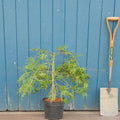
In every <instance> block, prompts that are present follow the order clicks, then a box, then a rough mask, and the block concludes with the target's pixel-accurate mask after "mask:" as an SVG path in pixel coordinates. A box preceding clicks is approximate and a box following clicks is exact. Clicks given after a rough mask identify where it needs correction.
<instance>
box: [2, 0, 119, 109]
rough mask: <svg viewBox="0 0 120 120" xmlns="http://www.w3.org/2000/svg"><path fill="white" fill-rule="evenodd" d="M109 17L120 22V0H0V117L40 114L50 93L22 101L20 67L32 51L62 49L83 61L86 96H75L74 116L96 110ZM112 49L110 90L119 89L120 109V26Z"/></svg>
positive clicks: (104, 72)
mask: <svg viewBox="0 0 120 120" xmlns="http://www.w3.org/2000/svg"><path fill="white" fill-rule="evenodd" d="M108 16H118V17H120V0H0V111H5V110H7V109H8V110H42V109H43V103H42V98H43V97H45V96H46V95H47V93H48V91H46V92H45V91H40V92H38V93H37V94H34V95H26V96H25V98H24V99H23V100H21V99H20V96H19V94H18V93H17V92H18V85H17V79H18V78H19V76H20V75H21V74H22V71H21V70H20V69H18V67H23V66H24V65H25V63H26V60H27V58H28V57H30V56H33V55H34V54H33V53H32V52H30V51H29V50H30V49H31V48H42V49H48V50H53V51H55V50H56V48H57V47H58V46H61V45H62V46H64V45H66V46H67V47H68V49H69V50H72V51H73V52H76V53H77V54H81V55H82V56H81V57H79V58H78V61H79V62H80V66H81V67H86V68H87V73H88V74H89V75H90V76H91V79H90V80H89V88H88V96H87V97H86V98H83V97H82V96H78V95H76V94H75V103H74V107H75V110H99V95H100V94H99V92H100V87H107V83H108V52H109V33H108V30H107V26H106V21H105V19H106V17H108ZM110 26H111V29H112V30H113V29H114V27H115V23H110ZM114 46H115V48H114V63H113V75H112V87H117V88H119V109H120V26H119V27H118V30H117V33H116V36H115V45H114ZM58 59H59V60H60V61H58V62H57V63H56V64H59V63H61V62H62V60H63V58H62V57H59V58H58ZM65 109H70V107H69V103H68V104H66V105H65Z"/></svg>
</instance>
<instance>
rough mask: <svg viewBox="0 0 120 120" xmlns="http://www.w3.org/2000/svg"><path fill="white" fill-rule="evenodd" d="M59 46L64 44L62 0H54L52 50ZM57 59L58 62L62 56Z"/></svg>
mask: <svg viewBox="0 0 120 120" xmlns="http://www.w3.org/2000/svg"><path fill="white" fill-rule="evenodd" d="M59 46H64V0H54V3H53V51H56V50H57V47H59ZM57 60H59V61H57V64H59V63H61V61H63V58H61V57H60V58H57Z"/></svg>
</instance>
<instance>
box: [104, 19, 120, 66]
mask: <svg viewBox="0 0 120 120" xmlns="http://www.w3.org/2000/svg"><path fill="white" fill-rule="evenodd" d="M109 21H117V25H116V27H115V29H114V32H113V35H112V33H111V30H110V26H109ZM119 21H120V18H119V17H107V18H106V23H107V28H108V31H109V34H110V48H109V67H112V66H113V48H114V38H115V33H116V31H117V28H118V26H119Z"/></svg>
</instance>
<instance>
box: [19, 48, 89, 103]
mask: <svg viewBox="0 0 120 120" xmlns="http://www.w3.org/2000/svg"><path fill="white" fill-rule="evenodd" d="M31 50H32V51H34V52H35V53H36V55H35V56H34V57H30V58H28V63H27V65H25V66H24V69H23V72H24V73H23V74H22V75H21V76H20V78H19V79H18V83H19V93H20V94H21V98H23V97H24V96H25V95H26V94H31V93H33V94H34V93H36V92H38V91H39V90H41V89H44V90H47V89H48V88H51V90H50V92H49V94H48V97H49V99H50V100H51V101H54V100H55V98H56V96H57V97H61V99H62V98H64V102H67V98H68V97H69V98H70V99H74V94H75V93H77V94H82V95H83V96H86V95H87V88H88V78H89V76H88V75H87V73H86V71H85V68H81V67H80V66H79V63H78V61H77V57H78V56H79V55H76V54H75V53H72V52H70V51H67V48H66V47H62V46H61V47H58V48H57V50H58V51H57V52H56V53H54V52H52V51H47V50H43V49H31ZM59 54H60V55H63V56H64V58H65V59H64V61H63V63H62V64H60V65H58V66H56V67H55V57H56V56H57V55H59Z"/></svg>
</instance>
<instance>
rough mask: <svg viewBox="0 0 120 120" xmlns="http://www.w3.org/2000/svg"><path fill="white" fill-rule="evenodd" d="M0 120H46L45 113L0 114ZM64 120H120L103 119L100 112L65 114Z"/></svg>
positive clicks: (119, 118)
mask: <svg viewBox="0 0 120 120" xmlns="http://www.w3.org/2000/svg"><path fill="white" fill-rule="evenodd" d="M0 120H46V119H45V118H44V112H0ZM62 120H120V113H119V115H118V116H116V117H103V116H100V115H99V112H95V111H94V112H85V111H82V112H72V111H71V112H64V116H63V119H62Z"/></svg>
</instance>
